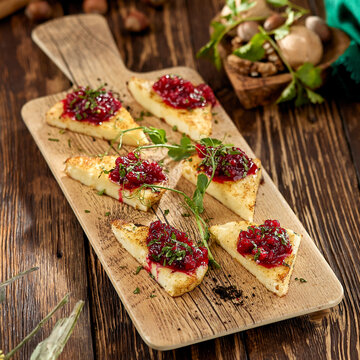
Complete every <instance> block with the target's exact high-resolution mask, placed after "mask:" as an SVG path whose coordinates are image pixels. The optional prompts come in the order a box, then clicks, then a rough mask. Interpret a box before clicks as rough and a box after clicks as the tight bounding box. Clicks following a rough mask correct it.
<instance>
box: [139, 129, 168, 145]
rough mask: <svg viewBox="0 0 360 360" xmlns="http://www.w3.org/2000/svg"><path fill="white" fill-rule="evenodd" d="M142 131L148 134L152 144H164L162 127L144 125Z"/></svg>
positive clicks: (164, 136)
mask: <svg viewBox="0 0 360 360" xmlns="http://www.w3.org/2000/svg"><path fill="white" fill-rule="evenodd" d="M143 130H144V133H145V134H147V135H149V138H150V139H151V141H152V142H153V143H154V144H166V143H167V139H166V131H165V130H164V129H157V128H155V127H152V126H150V127H144V129H143Z"/></svg>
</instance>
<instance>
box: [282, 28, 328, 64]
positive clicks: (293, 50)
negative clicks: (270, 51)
mask: <svg viewBox="0 0 360 360" xmlns="http://www.w3.org/2000/svg"><path fill="white" fill-rule="evenodd" d="M277 43H278V45H279V47H280V50H281V51H282V54H283V56H284V58H285V59H286V60H287V61H288V63H289V64H290V66H291V67H293V68H295V69H296V68H298V67H300V66H301V65H303V64H304V63H306V62H309V63H311V64H313V65H317V64H318V63H319V62H320V60H321V58H322V55H323V46H322V43H321V40H320V38H319V36H318V35H316V34H315V33H314V32H313V31H311V30H310V29H308V28H306V27H305V26H301V25H294V26H292V27H291V28H290V33H289V34H288V35H286V36H285V37H284V38H282V39H281V40H278V42H277Z"/></svg>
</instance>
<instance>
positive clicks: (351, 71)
mask: <svg viewBox="0 0 360 360" xmlns="http://www.w3.org/2000/svg"><path fill="white" fill-rule="evenodd" d="M325 8H326V15H327V23H328V25H329V26H332V27H335V28H338V29H340V30H343V31H344V32H346V33H347V34H348V35H349V37H350V38H351V42H350V46H349V47H348V49H347V50H346V51H345V52H344V54H343V55H341V56H340V57H339V59H338V60H336V61H335V63H334V64H333V65H332V67H333V75H334V76H337V77H338V78H339V79H338V80H339V81H340V82H341V84H342V86H343V87H344V88H345V90H347V92H348V93H349V92H350V88H353V87H354V86H356V87H357V84H359V83H360V0H325ZM346 72H348V76H349V77H350V79H351V80H353V82H355V83H356V84H354V83H353V84H350V83H349V80H350V79H344V78H343V77H344V74H346ZM351 80H350V82H351ZM349 87H350V88H349ZM358 92H360V91H359V89H358ZM351 93H352V90H351ZM352 94H353V93H352ZM353 95H354V94H353Z"/></svg>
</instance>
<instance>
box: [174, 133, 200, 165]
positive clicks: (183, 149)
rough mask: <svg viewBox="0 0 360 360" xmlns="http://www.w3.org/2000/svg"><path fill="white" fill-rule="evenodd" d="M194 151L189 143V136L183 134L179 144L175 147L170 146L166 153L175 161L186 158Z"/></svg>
mask: <svg viewBox="0 0 360 360" xmlns="http://www.w3.org/2000/svg"><path fill="white" fill-rule="evenodd" d="M193 153H194V146H193V145H192V144H191V140H190V138H188V137H187V136H185V135H184V136H183V137H182V138H181V141H180V145H178V146H177V147H176V148H171V149H170V150H169V151H168V155H169V156H170V157H171V158H172V159H174V160H175V161H180V160H183V159H186V158H188V157H189V156H191V155H192V154H193Z"/></svg>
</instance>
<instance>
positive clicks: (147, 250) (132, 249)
mask: <svg viewBox="0 0 360 360" xmlns="http://www.w3.org/2000/svg"><path fill="white" fill-rule="evenodd" d="M112 230H113V232H114V234H115V236H116V238H117V239H118V241H119V242H120V243H121V245H122V246H123V247H124V248H125V249H126V250H127V251H128V252H129V253H130V254H131V255H132V256H133V257H134V258H135V259H136V260H137V261H138V262H139V263H140V264H141V265H142V266H143V267H144V268H145V269H146V270H147V271H148V272H150V274H152V275H153V277H154V279H155V280H156V281H157V282H158V283H159V284H160V285H161V286H162V287H163V288H164V289H165V291H166V292H167V293H169V294H170V295H171V296H180V295H183V294H185V293H186V292H189V291H191V290H193V289H194V288H195V287H196V286H197V285H199V284H200V283H201V281H202V280H203V278H204V276H205V273H206V271H207V269H208V252H207V249H206V248H205V247H198V246H196V245H195V243H194V242H193V241H192V240H191V239H190V238H189V237H188V236H187V235H186V234H185V233H184V232H181V231H179V230H177V229H175V228H174V227H172V226H170V225H167V224H164V223H161V222H160V221H155V222H152V223H151V224H150V226H149V227H148V226H136V225H134V224H132V223H127V222H125V221H122V220H115V221H114V222H113V223H112Z"/></svg>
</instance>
